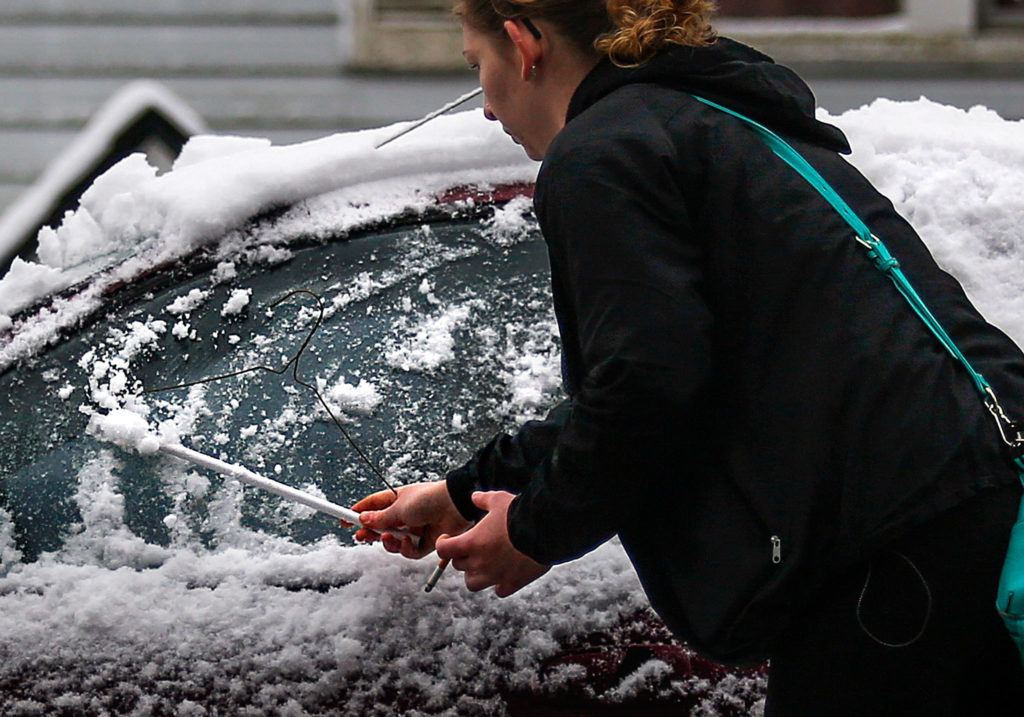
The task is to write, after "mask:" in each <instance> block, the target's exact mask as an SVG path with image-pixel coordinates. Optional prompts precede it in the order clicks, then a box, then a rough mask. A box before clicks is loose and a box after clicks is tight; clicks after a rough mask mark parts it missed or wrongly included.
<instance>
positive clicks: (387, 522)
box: [352, 481, 472, 558]
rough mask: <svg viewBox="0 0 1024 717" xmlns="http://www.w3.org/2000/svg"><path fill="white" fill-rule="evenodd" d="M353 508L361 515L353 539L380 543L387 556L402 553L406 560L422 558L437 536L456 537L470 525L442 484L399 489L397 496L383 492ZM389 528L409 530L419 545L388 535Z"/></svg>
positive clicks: (407, 486) (441, 482)
mask: <svg viewBox="0 0 1024 717" xmlns="http://www.w3.org/2000/svg"><path fill="white" fill-rule="evenodd" d="M352 509H353V510H355V511H356V512H357V513H359V514H360V515H359V522H360V523H362V527H361V528H359V530H357V531H356V535H355V537H356V540H361V541H364V542H367V543H370V542H373V541H375V540H380V541H381V544H382V545H383V546H384V549H385V550H387V551H388V552H389V553H401V554H402V555H404V556H405V557H407V558H422V557H423V556H424V555H427V554H429V553H430V552H432V551H433V550H434V542H435V541H436V540H437V537H438V536H439V535H442V534H446V535H459V534H460V533H462V532H464V531H465V530H466V529H467V528H469V526H470V525H472V523H470V522H469V521H467V520H466V519H465V518H463V517H462V514H461V513H459V511H458V509H457V508H456V507H455V504H454V503H452V499H451V498H450V497H449V495H448V487H447V486H446V485H445V482H444V481H436V482H434V483H414V484H412V485H406V486H402V487H401V488H399V489H398V494H397V496H396V494H395V493H394V492H392V491H390V490H382V491H380V492H379V493H374V494H373V495H368V496H366V497H365V498H363V499H362V500H360V501H359V502H358V503H356V504H355V505H354V506H352ZM368 528H372V529H373V530H368ZM389 528H406V529H408V531H409V532H410V533H413V534H414V535H418V536H419V538H420V543H419V545H418V546H416V547H414V546H413V544H412V541H411V540H410V539H409V538H399V537H398V536H395V535H392V534H391V533H388V532H387V531H388V529H389Z"/></svg>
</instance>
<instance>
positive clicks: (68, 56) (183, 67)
mask: <svg viewBox="0 0 1024 717" xmlns="http://www.w3.org/2000/svg"><path fill="white" fill-rule="evenodd" d="M347 44H348V43H347V40H346V39H345V34H344V33H341V32H339V31H338V28H337V27H334V26H317V25H308V26H280V27H274V28H272V29H268V28H266V27H260V26H257V25H252V26H220V27H207V26H173V27H145V26H143V27H134V28H128V29H126V28H124V27H119V26H115V25H95V26H94V25H84V26H75V25H52V26H46V27H36V26H24V27H22V26H10V25H7V24H4V25H3V26H0V74H7V75H22V76H25V75H28V76H31V75H67V76H82V75H90V74H95V73H104V74H108V75H116V76H132V77H134V76H137V75H139V74H146V75H151V76H156V77H164V76H168V75H175V74H179V75H180V74H206V75H217V74H219V75H237V76H247V75H249V76H251V75H258V74H264V75H266V74H278V75H302V74H310V73H313V74H324V73H326V72H331V71H335V70H337V69H338V68H339V67H340V66H341V64H342V60H343V58H344V57H345V56H346V55H347V52H348V48H347Z"/></svg>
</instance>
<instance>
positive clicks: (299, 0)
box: [0, 0, 347, 25]
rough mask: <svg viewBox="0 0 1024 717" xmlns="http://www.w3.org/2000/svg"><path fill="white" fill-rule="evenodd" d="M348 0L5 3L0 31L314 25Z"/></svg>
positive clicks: (13, 0) (327, 21)
mask: <svg viewBox="0 0 1024 717" xmlns="http://www.w3.org/2000/svg"><path fill="white" fill-rule="evenodd" d="M346 1H347V0H216V2H210V0H159V1H158V2H154V1H152V0H151V1H150V2H139V0H85V2H83V1H82V0H4V1H3V3H0V23H3V24H4V25H8V24H12V23H18V24H34V23H47V24H52V23H54V22H57V23H61V24H67V23H74V24H95V23H102V24H111V23H120V24H130V25H166V24H175V23H185V24H200V23H202V24H210V23H238V22H253V21H259V22H272V23H282V22H287V23H314V24H330V23H333V22H335V21H336V19H337V17H338V9H339V7H340V3H343V2H346Z"/></svg>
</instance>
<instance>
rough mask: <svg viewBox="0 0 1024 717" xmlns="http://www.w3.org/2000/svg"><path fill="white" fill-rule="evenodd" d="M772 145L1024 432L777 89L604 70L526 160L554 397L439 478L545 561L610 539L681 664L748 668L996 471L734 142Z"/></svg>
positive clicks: (938, 281) (826, 232)
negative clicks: (500, 519) (808, 167)
mask: <svg viewBox="0 0 1024 717" xmlns="http://www.w3.org/2000/svg"><path fill="white" fill-rule="evenodd" d="M691 92H692V93H695V94H699V95H702V96H704V97H707V98H708V99H712V100H715V101H717V102H718V103H720V104H722V105H724V106H727V107H730V108H732V109H735V110H737V111H740V112H742V113H744V114H746V115H748V116H750V117H752V118H753V119H756V120H758V121H759V122H761V123H762V124H765V125H767V126H768V127H770V128H772V129H774V130H775V131H776V132H777V133H779V134H781V135H783V136H784V137H785V138H786V139H787V140H789V141H790V142H791V144H793V145H794V147H795V148H796V149H797V150H798V151H799V152H801V153H802V154H803V155H804V157H805V158H806V159H808V161H810V163H811V164H812V165H814V166H815V167H816V168H817V169H818V171H819V172H821V174H822V175H823V176H824V177H825V178H826V179H827V180H828V181H829V182H830V183H831V184H832V185H833V186H834V187H835V188H836V189H837V190H838V192H839V194H840V195H841V196H842V197H844V198H845V199H846V201H847V202H848V203H849V204H850V205H851V206H852V207H853V208H854V210H855V211H856V212H857V213H858V214H859V215H860V217H861V218H862V219H863V220H864V221H865V222H866V223H867V225H868V226H869V227H871V229H872V231H873V232H874V233H875V234H876V235H877V236H879V237H881V238H882V239H883V240H884V241H885V242H886V244H887V245H888V246H889V248H890V249H891V251H892V252H893V254H894V255H895V256H896V257H897V258H898V259H899V261H900V262H901V265H902V267H903V269H904V271H905V273H906V274H907V276H908V278H909V279H910V281H911V283H912V284H913V285H914V287H915V288H916V289H917V290H918V292H919V293H920V294H921V295H922V296H923V297H924V300H925V301H926V303H927V304H928V305H929V306H930V307H931V309H932V310H933V312H934V313H935V314H936V315H937V316H938V318H939V319H940V321H941V322H942V323H943V324H944V326H945V327H946V329H947V330H948V331H949V333H950V334H951V335H952V337H953V338H954V340H955V341H956V342H957V343H958V344H959V345H960V347H961V348H962V349H963V351H964V353H965V354H966V355H967V356H968V357H969V358H970V359H971V360H972V362H973V363H974V365H975V368H976V369H978V370H979V371H980V372H981V373H982V374H983V375H984V376H985V377H986V378H987V379H988V380H989V381H990V382H991V383H992V384H993V386H994V387H995V389H996V390H997V391H998V393H999V394H1000V396H1001V398H1002V401H1003V404H1004V406H1005V407H1006V408H1007V410H1008V412H1010V413H1011V415H1015V416H1024V406H1022V398H1024V357H1022V355H1021V353H1020V351H1019V349H1018V348H1017V347H1016V346H1015V345H1014V344H1013V342H1012V341H1010V340H1009V339H1008V338H1007V337H1006V336H1005V335H1004V334H1002V333H1001V332H1000V331H998V330H997V329H995V328H993V327H992V326H990V325H989V324H988V323H986V322H985V320H984V319H983V318H982V317H981V316H980V315H979V314H978V312H977V311H976V310H975V309H974V308H973V307H972V306H971V304H970V302H969V301H968V300H967V298H966V296H965V294H964V292H963V289H962V288H961V286H960V285H959V284H958V283H957V281H956V280H955V279H953V278H952V277H951V276H949V275H948V274H946V273H945V272H944V271H942V270H941V269H940V268H939V267H938V266H937V265H936V264H935V262H934V260H933V259H932V257H931V255H930V254H929V252H928V250H927V249H926V247H925V246H924V244H923V243H922V242H921V240H920V239H919V238H918V236H917V235H916V234H915V232H914V230H913V229H912V228H911V227H910V226H909V225H908V224H907V222H905V221H904V220H903V219H902V218H901V217H900V216H899V215H898V214H897V213H896V211H895V210H894V208H893V205H892V204H891V202H889V200H887V199H886V198H885V197H883V196H881V195H880V194H879V193H878V192H877V191H876V190H875V189H874V188H873V187H872V186H871V184H869V183H868V181H867V180H866V179H865V178H864V177H863V176H861V174H860V173H859V172H858V171H857V170H856V169H854V168H853V167H852V166H851V165H850V164H848V163H847V162H846V161H845V160H844V159H843V158H842V157H841V156H840V154H839V153H841V152H847V151H848V149H849V148H848V145H847V143H846V139H845V138H844V136H843V135H842V133H841V132H840V131H839V130H838V129H836V128H834V127H831V126H829V125H825V124H822V123H820V122H818V121H817V120H816V119H815V118H814V98H813V96H812V95H811V92H810V90H809V89H808V88H807V87H806V85H804V83H803V82H802V81H801V80H800V79H799V78H798V77H797V76H796V75H794V74H793V73H792V72H791V71H789V70H788V69H786V68H784V67H781V66H779V65H776V64H774V63H772V61H771V60H770V59H769V58H767V57H765V56H763V55H761V54H760V53H757V52H756V51H754V50H752V49H750V48H747V47H745V46H743V45H740V44H738V43H735V42H732V41H729V40H725V39H722V40H720V41H718V42H717V43H716V44H715V45H714V46H712V47H708V48H702V49H692V48H683V47H676V48H673V49H671V50H668V51H665V52H663V53H661V54H660V55H659V56H657V57H656V58H655V59H654V60H653V61H651V62H650V63H648V64H646V65H644V66H642V67H640V68H634V69H621V68H618V67H615V66H613V65H612V64H610V63H608V62H602V63H601V64H599V65H598V66H597V67H596V68H595V69H594V70H593V71H592V72H591V73H590V74H589V75H588V76H587V77H586V79H585V80H584V81H583V82H582V84H581V85H580V87H579V88H578V89H577V91H576V93H575V95H574V97H573V98H572V102H571V104H570V107H569V113H568V118H567V120H568V121H567V124H566V126H565V129H564V130H563V131H562V132H561V133H560V134H559V135H558V136H557V137H556V139H555V141H554V142H553V144H552V145H551V147H550V149H549V151H548V154H547V156H546V157H545V160H544V163H543V166H542V168H541V170H540V175H539V177H538V180H537V189H536V199H535V205H536V210H537V216H538V219H539V221H540V225H541V229H542V231H543V233H544V237H545V239H546V241H547V244H548V248H549V254H550V260H551V271H552V289H553V292H554V302H555V312H556V314H557V318H558V323H559V328H560V331H561V337H562V343H563V357H564V369H565V370H564V374H565V376H564V378H565V384H566V389H567V393H568V394H569V395H570V397H571V400H570V402H568V403H567V404H566V405H563V406H560V407H559V408H558V409H556V410H555V411H554V412H553V414H552V415H551V416H550V417H549V419H548V420H546V421H542V422H534V423H529V424H527V425H526V426H524V427H523V429H522V430H521V431H520V432H519V433H518V435H516V436H498V437H496V438H495V439H494V441H492V442H491V443H490V444H488V445H487V446H485V447H484V448H483V449H482V450H481V451H479V452H478V453H477V455H476V456H475V457H474V459H473V460H472V461H470V462H469V464H467V465H466V466H465V467H463V468H461V469H458V470H456V471H453V472H452V473H451V474H449V476H448V485H449V490H450V492H451V494H452V496H453V498H454V499H455V501H456V504H457V505H458V506H459V507H460V510H462V511H463V512H465V513H466V514H467V515H471V514H472V512H473V509H472V506H471V505H470V504H469V502H468V496H469V492H470V491H471V490H473V489H498V488H501V489H508V490H512V491H514V492H517V493H519V496H518V497H517V498H516V500H515V501H514V503H513V504H512V507H511V510H510V514H509V531H510V536H511V539H512V542H513V544H514V545H515V546H516V547H517V548H518V549H519V550H521V551H522V552H524V553H526V554H527V555H529V556H531V557H533V558H534V559H536V560H538V561H541V562H544V563H557V562H562V561H566V560H570V559H572V558H575V557H577V556H579V555H582V554H583V553H585V552H587V551H589V550H591V549H593V548H594V547H595V546H597V545H598V544H599V543H601V542H602V541H604V540H606V539H607V538H609V537H611V536H612V535H613V534H616V533H617V534H618V535H619V536H620V537H621V540H622V544H623V545H624V547H625V549H626V551H627V552H628V553H629V556H630V558H631V559H632V561H633V563H634V565H635V567H636V569H637V572H638V574H639V576H640V579H641V581H642V583H643V586H644V588H645V590H646V591H647V593H648V596H649V597H650V599H651V603H652V605H653V606H654V607H655V609H656V610H657V611H658V612H659V613H660V614H661V616H662V617H663V618H664V620H665V621H666V623H667V624H668V625H669V626H670V627H671V628H672V629H673V630H674V631H675V632H676V633H677V634H678V635H679V636H681V637H682V638H684V639H686V640H688V641H689V642H690V643H691V644H693V645H694V646H695V647H697V648H698V649H703V650H704V651H705V652H707V653H709V654H711V655H713V656H715V657H717V658H719V659H723V660H727V661H737V660H748V659H760V658H763V657H764V656H765V655H766V654H767V652H768V651H770V648H769V645H770V642H771V639H772V637H773V636H774V635H776V634H777V633H778V632H779V631H780V630H781V629H782V628H783V627H784V626H785V622H786V619H787V618H788V616H789V615H790V614H792V612H793V611H795V610H799V609H800V606H801V605H802V604H804V602H805V601H807V600H810V599H813V596H814V589H815V586H816V585H817V584H819V582H820V581H821V580H822V579H823V578H824V577H825V576H827V575H828V574H829V573H830V572H832V571H837V570H841V569H842V568H843V567H845V566H849V565H851V564H852V563H854V562H856V561H858V560H862V559H864V558H866V557H868V556H869V555H870V554H871V553H872V552H873V551H875V550H877V549H878V548H879V547H880V546H882V545H884V544H885V543H886V542H889V541H891V540H892V539H894V538H895V537H896V536H897V535H899V534H900V533H902V532H904V531H906V530H907V529H908V528H910V527H911V526H913V525H915V524H918V523H920V522H922V521H925V520H927V519H928V518H930V517H932V516H934V515H936V514H937V513H939V512H940V511H942V510H944V509H947V508H949V507H951V506H953V505H955V504H957V503H959V502H960V501H963V500H964V499H965V498H968V497H970V496H971V495H973V494H975V493H977V492H978V491H979V490H982V489H984V488H986V487H990V486H994V485H1001V484H1005V483H1007V482H1009V481H1013V480H1015V479H1016V474H1015V472H1014V471H1013V470H1012V466H1011V464H1010V462H1009V460H1008V458H1007V456H1006V454H1005V453H1004V451H1003V450H1002V447H1001V443H1000V442H999V439H998V434H997V432H996V428H995V424H994V423H993V421H992V419H991V417H990V416H989V414H988V413H987V412H986V411H985V409H984V407H983V405H982V403H981V400H980V399H979V397H978V395H977V393H976V391H975V389H974V387H973V385H972V383H971V382H970V380H969V379H968V378H967V375H966V372H965V371H964V369H963V368H962V367H961V366H960V365H959V364H958V363H956V362H955V361H954V360H953V359H952V358H951V357H950V356H949V355H948V354H947V353H946V352H945V350H944V349H943V348H942V346H941V345H940V344H939V343H938V341H937V340H936V339H935V338H934V337H933V336H932V334H930V333H929V332H928V330H927V329H926V328H925V326H924V324H923V323H922V322H921V321H920V320H919V319H918V318H917V316H916V315H915V314H913V313H912V311H911V310H910V308H909V307H908V305H907V304H906V303H905V301H904V299H903V298H902V297H901V296H900V295H899V294H898V293H897V291H896V289H895V288H894V286H893V285H892V283H891V282H890V281H889V280H888V279H887V278H886V277H885V276H884V275H882V274H881V273H880V272H879V271H878V270H877V269H876V268H875V267H874V266H873V265H872V263H871V262H870V261H869V260H868V258H867V257H866V256H865V252H864V249H863V248H862V247H861V245H860V244H858V243H857V242H856V241H855V240H854V238H853V232H852V231H851V229H850V228H849V226H848V225H847V224H846V223H845V222H844V221H843V220H842V219H841V218H840V217H839V215H838V214H837V213H836V212H835V211H834V210H833V209H832V208H831V207H830V206H829V205H828V204H827V203H826V202H825V201H824V200H823V199H822V198H821V196H820V195H819V194H818V193H817V192H816V191H815V190H814V189H812V188H811V187H810V185H808V184H807V183H806V182H805V181H804V180H803V179H802V178H801V177H800V176H799V175H798V174H797V173H796V172H795V171H794V170H792V169H791V168H789V167H788V166H787V165H785V164H783V162H782V161H781V160H779V159H778V158H777V157H776V156H775V155H773V154H772V152H771V151H770V150H769V149H768V147H767V146H766V145H765V144H764V143H763V141H762V140H761V139H760V138H759V137H758V136H757V135H755V134H754V133H753V132H752V131H751V130H750V129H749V128H748V127H747V126H745V125H744V124H743V123H741V122H740V121H738V120H736V119H734V118H732V117H729V116H727V115H725V114H724V113H722V112H720V111H718V110H715V109H712V108H709V107H707V106H706V105H704V104H701V103H699V102H697V101H695V100H694V99H693V98H692V97H691V96H690V95H689V94H688V93H691Z"/></svg>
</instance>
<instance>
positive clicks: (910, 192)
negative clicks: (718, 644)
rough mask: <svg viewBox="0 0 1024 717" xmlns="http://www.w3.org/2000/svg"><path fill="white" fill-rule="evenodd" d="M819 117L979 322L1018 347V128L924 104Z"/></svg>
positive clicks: (1022, 198)
mask: <svg viewBox="0 0 1024 717" xmlns="http://www.w3.org/2000/svg"><path fill="white" fill-rule="evenodd" d="M820 113H821V115H822V117H823V118H824V119H826V120H828V121H832V122H834V123H835V124H837V125H838V126H839V127H840V128H842V129H843V130H844V131H845V132H846V133H847V134H848V135H849V137H850V139H851V144H852V146H853V154H852V155H851V157H850V161H851V162H852V163H853V164H854V165H856V166H857V168H858V169H860V170H861V171H862V172H863V173H864V174H865V176H867V178H868V179H870V180H871V182H872V183H874V185H875V186H876V187H878V189H879V190H880V191H881V192H882V193H883V194H885V195H886V196H887V197H889V198H890V199H892V200H893V202H894V203H895V204H896V208H897V209H898V210H899V211H900V213H901V214H902V215H903V216H905V217H906V218H907V219H908V220H909V221H910V223H911V224H912V225H913V226H914V228H915V229H916V230H917V231H918V233H919V234H920V235H921V238H922V239H924V241H925V243H926V244H927V245H928V248H929V249H930V250H931V251H932V253H933V254H934V255H935V259H936V261H938V262H939V264H940V265H941V266H942V267H943V268H944V269H946V270H947V271H949V272H950V273H951V274H953V275H954V276H955V277H957V279H959V280H960V282H961V283H962V284H963V285H964V288H965V289H966V290H967V292H968V294H969V295H970V297H971V300H972V301H973V302H974V303H975V305H976V306H977V307H978V309H979V310H981V312H982V313H983V314H984V315H985V317H986V318H987V319H988V320H989V321H991V322H992V323H994V324H996V325H998V326H999V327H1000V328H1001V329H1003V330H1004V331H1005V332H1006V333H1007V334H1009V335H1010V336H1011V337H1013V338H1014V339H1015V340H1016V341H1017V343H1018V344H1024V291H1022V290H1021V284H1020V276H1021V266H1024V241H1022V235H1021V232H1020V226H1021V218H1022V217H1024V172H1022V171H1021V167H1024V121H1016V122H1008V121H1006V120H1004V119H1002V118H1001V117H999V115H997V114H996V113H995V112H993V111H992V110H988V109H985V108H984V107H975V108H973V109H971V110H967V111H965V110H960V109H957V108H955V107H947V106H944V105H940V104H936V103H934V102H931V101H929V100H926V99H924V98H922V99H920V100H918V101H916V102H893V101H891V100H885V99H879V100H876V101H875V102H873V103H872V104H871V105H869V106H867V107H862V108H861V109H859V110H853V111H851V112H846V113H845V114H842V115H840V116H838V117H832V116H830V115H828V113H826V112H824V111H820ZM882 239H883V240H884V239H885V237H882ZM898 258H899V257H897V259H898Z"/></svg>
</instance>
